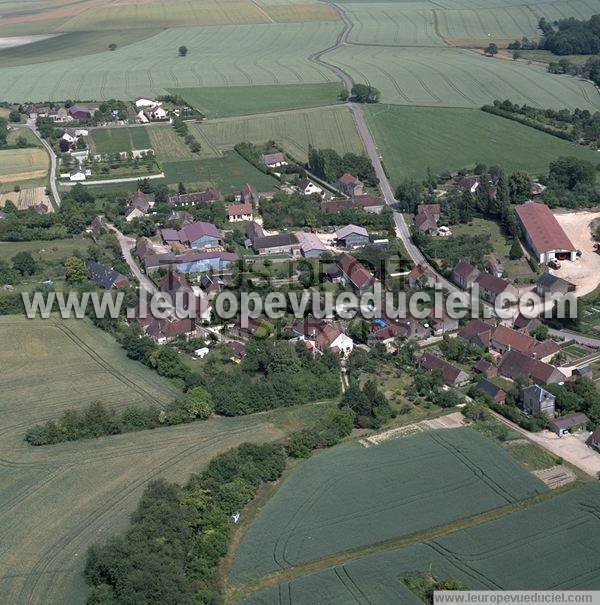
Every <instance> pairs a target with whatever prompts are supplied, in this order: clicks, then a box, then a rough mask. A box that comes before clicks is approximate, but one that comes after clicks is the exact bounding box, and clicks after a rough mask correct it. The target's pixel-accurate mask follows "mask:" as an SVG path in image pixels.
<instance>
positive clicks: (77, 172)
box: [69, 167, 88, 182]
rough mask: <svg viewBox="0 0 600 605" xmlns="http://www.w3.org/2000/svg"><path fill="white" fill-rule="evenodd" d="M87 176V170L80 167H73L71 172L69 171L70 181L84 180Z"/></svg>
mask: <svg viewBox="0 0 600 605" xmlns="http://www.w3.org/2000/svg"><path fill="white" fill-rule="evenodd" d="M87 176H88V174H87V171H86V170H85V169H84V168H81V167H78V168H73V170H71V172H69V180H70V181H76V182H81V181H85V179H86V177H87Z"/></svg>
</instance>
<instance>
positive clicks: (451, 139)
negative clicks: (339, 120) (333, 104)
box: [364, 105, 597, 185]
mask: <svg viewBox="0 0 600 605" xmlns="http://www.w3.org/2000/svg"><path fill="white" fill-rule="evenodd" d="M364 114H365V118H366V120H367V123H368V125H369V128H370V129H371V132H372V133H373V136H374V138H375V142H376V143H377V146H378V147H379V150H380V152H381V155H382V156H383V161H384V163H385V165H386V169H387V171H388V174H389V177H390V179H391V180H392V183H393V184H394V185H398V184H399V183H400V182H401V181H402V180H403V179H404V178H414V179H422V178H424V177H425V176H426V173H427V168H430V169H431V171H432V173H433V174H439V173H440V172H442V171H455V170H459V169H461V168H467V167H471V168H472V167H473V166H474V165H475V164H477V163H480V162H481V163H484V164H487V165H499V166H502V167H503V168H504V169H505V170H506V171H509V172H510V171H515V170H525V171H527V172H530V173H532V174H540V173H542V172H545V171H546V170H547V169H548V164H549V163H550V162H551V161H553V160H555V159H556V158H558V157H560V156H562V155H573V156H576V157H579V158H581V159H585V160H589V161H591V162H593V163H596V161H597V157H596V153H595V152H594V151H592V150H590V149H586V148H584V147H581V146H579V145H575V144H574V143H569V142H567V141H563V140H562V139H559V138H557V137H554V136H552V135H549V134H546V133H544V132H540V131H539V130H534V129H533V128H529V127H528V126H524V125H522V124H518V123H517V122H513V121H511V120H507V119H506V118H502V117H500V116H495V115H492V114H488V113H485V112H483V111H478V110H471V109H451V108H428V107H400V106H394V105H380V106H369V107H365V109H364ZM448 149H452V153H451V154H448Z"/></svg>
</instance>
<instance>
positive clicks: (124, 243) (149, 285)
mask: <svg viewBox="0 0 600 605" xmlns="http://www.w3.org/2000/svg"><path fill="white" fill-rule="evenodd" d="M106 226H107V228H108V229H110V230H111V231H113V232H114V234H115V235H116V236H117V239H118V240H119V244H120V245H121V253H122V254H123V258H124V259H125V262H126V263H127V264H128V265H129V268H130V269H131V272H132V273H133V274H134V275H135V277H136V278H137V280H138V282H139V284H140V286H141V287H142V288H144V290H146V292H148V294H156V292H158V288H157V287H156V286H155V285H154V282H153V281H152V280H151V279H150V278H149V277H148V276H147V275H146V274H144V273H142V270H141V269H140V267H139V265H138V264H137V263H136V262H135V259H134V258H133V256H132V254H131V250H132V249H133V248H134V247H135V239H134V238H132V237H127V236H126V235H125V234H123V233H121V231H119V230H118V229H117V228H116V227H115V226H114V225H112V224H111V223H106Z"/></svg>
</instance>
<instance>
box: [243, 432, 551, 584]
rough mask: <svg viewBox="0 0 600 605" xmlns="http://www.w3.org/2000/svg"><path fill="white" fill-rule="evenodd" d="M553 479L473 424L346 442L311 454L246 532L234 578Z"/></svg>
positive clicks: (524, 493) (465, 512) (445, 519)
mask: <svg viewBox="0 0 600 605" xmlns="http://www.w3.org/2000/svg"><path fill="white" fill-rule="evenodd" d="M545 491H546V487H545V486H544V485H543V484H542V483H541V482H540V481H539V480H538V479H537V478H535V477H534V476H533V475H530V474H529V473H528V472H527V471H525V470H524V469H523V468H522V467H521V466H519V465H518V464H517V463H516V462H515V461H514V460H513V459H511V458H510V456H509V455H508V454H507V453H506V452H505V451H504V450H503V449H502V448H501V447H499V446H498V445H496V444H494V443H493V442H491V441H490V440H488V439H486V438H485V437H483V436H481V435H480V434H478V433H475V431H472V430H470V429H452V430H448V431H431V432H427V433H421V434H418V435H413V436H410V437H405V438H402V439H397V440H392V441H388V442H387V443H384V444H382V445H379V446H377V447H372V448H368V449H365V448H363V447H361V446H360V445H359V444H358V443H349V444H344V445H341V446H339V447H336V448H334V449H332V450H330V451H328V452H325V453H321V454H319V455H317V456H314V457H313V458H311V459H309V460H308V461H307V462H305V463H304V464H303V465H302V466H301V467H299V469H298V470H297V471H296V472H295V473H294V474H293V475H291V477H290V478H289V479H288V480H287V481H286V482H285V483H284V484H283V485H282V486H281V488H280V489H279V490H278V492H277V493H276V494H275V495H274V496H273V497H272V498H271V499H270V500H269V501H268V502H267V504H266V505H265V506H264V507H263V508H262V510H261V512H260V514H259V516H258V517H257V518H256V520H255V521H254V523H253V524H252V525H251V527H250V528H249V530H248V532H247V533H246V535H245V536H244V539H243V541H242V543H241V545H240V548H239V550H238V551H237V553H236V557H235V563H234V566H233V569H232V572H231V578H232V580H233V581H240V580H246V579H249V578H254V577H256V576H260V575H261V574H265V573H268V572H271V571H277V570H281V569H286V568H288V567H291V566H294V565H298V564H301V563H306V562H308V561H311V560H315V559H319V558H322V557H325V556H327V555H331V554H333V553H337V552H342V551H345V550H348V549H352V548H357V547H361V546H368V545H371V544H375V543H378V542H382V541H385V540H389V539H392V538H398V537H401V536H403V535H408V534H412V533H415V532H418V531H420V530H424V529H427V528H431V527H435V526H437V525H442V524H445V523H450V522H452V521H454V520H457V519H460V518H463V517H468V516H471V515H475V514H477V513H480V512H483V511H485V510H488V509H492V508H496V507H499V506H503V505H506V504H510V503H514V502H516V501H518V500H521V499H524V498H527V497H529V496H532V495H534V494H536V493H542V492H545Z"/></svg>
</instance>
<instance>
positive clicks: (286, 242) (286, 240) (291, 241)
mask: <svg viewBox="0 0 600 605" xmlns="http://www.w3.org/2000/svg"><path fill="white" fill-rule="evenodd" d="M297 245H298V238H297V237H296V234H295V233H277V234H276V235H265V236H263V237H257V238H256V239H255V240H254V242H253V247H254V248H255V249H256V250H265V249H267V248H280V247H282V246H297Z"/></svg>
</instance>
